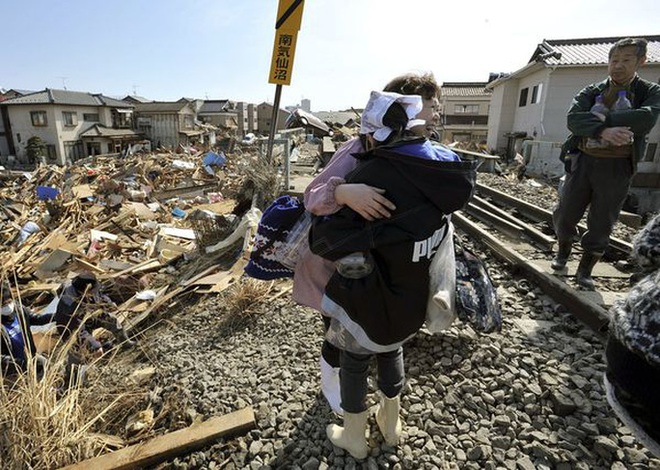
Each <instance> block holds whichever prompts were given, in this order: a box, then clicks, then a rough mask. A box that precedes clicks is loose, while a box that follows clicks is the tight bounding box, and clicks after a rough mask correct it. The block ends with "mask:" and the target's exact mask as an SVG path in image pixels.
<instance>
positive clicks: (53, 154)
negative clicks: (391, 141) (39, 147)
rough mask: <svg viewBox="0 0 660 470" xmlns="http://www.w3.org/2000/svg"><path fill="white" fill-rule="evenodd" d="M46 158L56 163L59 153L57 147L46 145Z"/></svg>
mask: <svg viewBox="0 0 660 470" xmlns="http://www.w3.org/2000/svg"><path fill="white" fill-rule="evenodd" d="M46 157H47V158H48V160H50V161H55V160H56V159H57V151H56V150H55V146H54V145H52V144H46Z"/></svg>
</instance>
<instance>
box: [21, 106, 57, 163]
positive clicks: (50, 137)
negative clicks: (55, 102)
mask: <svg viewBox="0 0 660 470" xmlns="http://www.w3.org/2000/svg"><path fill="white" fill-rule="evenodd" d="M32 111H45V112H46V120H47V123H48V125H47V126H45V127H35V126H33V125H32V118H31V116H30V112H32ZM8 113H9V122H11V131H12V139H13V140H14V147H15V149H16V157H17V158H18V160H19V161H25V162H27V160H28V156H27V141H28V139H29V138H30V137H35V136H36V137H40V138H41V139H42V140H43V141H44V142H46V144H50V145H54V146H55V149H56V152H57V155H58V160H59V157H60V155H62V152H61V145H60V142H59V141H58V139H57V131H56V128H55V108H54V107H53V106H43V105H36V106H34V107H32V106H9V107H8Z"/></svg>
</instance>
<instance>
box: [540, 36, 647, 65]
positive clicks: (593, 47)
mask: <svg viewBox="0 0 660 470" xmlns="http://www.w3.org/2000/svg"><path fill="white" fill-rule="evenodd" d="M624 37H625V36H620V37H608V38H586V39H548V40H544V41H543V42H542V43H541V44H539V45H538V47H537V48H536V51H534V54H533V55H532V58H531V59H530V62H538V61H540V62H544V63H545V64H547V65H605V64H607V62H608V54H609V51H610V49H611V48H612V46H613V45H614V44H615V43H616V42H617V41H618V40H619V39H623V38H624ZM639 37H644V38H646V39H647V41H648V45H647V53H646V60H647V63H660V36H639Z"/></svg>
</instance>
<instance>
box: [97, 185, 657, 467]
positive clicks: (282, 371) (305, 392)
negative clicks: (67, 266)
mask: <svg viewBox="0 0 660 470" xmlns="http://www.w3.org/2000/svg"><path fill="white" fill-rule="evenodd" d="M486 184H488V183H487V182H486ZM537 192H538V191H537ZM521 197H522V196H521ZM482 253H483V254H484V258H485V259H486V260H487V264H488V267H489V270H490V274H491V276H492V277H493V280H494V282H495V284H496V285H497V288H498V294H499V296H500V301H501V306H502V313H503V317H504V322H503V329H502V331H501V332H500V333H492V334H488V335H479V334H476V333H475V332H474V331H473V330H472V329H471V328H470V327H469V326H467V325H464V324H461V323H459V322H457V323H455V324H454V325H453V326H452V327H451V328H450V329H449V330H447V331H445V332H443V333H442V334H437V335H431V334H429V333H428V332H426V331H424V330H422V331H421V332H420V333H419V334H417V335H416V336H415V338H414V339H413V340H411V341H410V342H409V343H408V344H407V345H406V346H405V347H404V351H405V352H404V355H405V366H406V374H407V383H406V386H405V389H404V392H403V394H402V398H401V405H402V410H401V415H402V419H403V422H404V428H403V436H402V439H401V443H400V445H399V446H397V447H396V448H392V447H389V446H387V445H386V444H385V443H384V442H383V439H382V437H381V435H380V433H379V431H378V429H377V426H376V423H375V420H374V418H373V416H372V417H371V418H370V420H369V431H370V433H369V434H370V435H369V443H370V446H371V452H370V454H369V456H368V458H367V459H365V460H364V461H355V460H354V459H353V458H352V457H351V456H350V455H348V454H347V453H346V452H344V451H342V450H341V449H337V448H334V447H333V446H332V445H331V443H330V442H329V441H328V439H327V437H326V434H325V428H326V426H327V425H328V424H329V423H333V422H341V421H340V419H338V418H337V417H336V416H335V415H333V414H332V412H331V411H330V408H329V406H328V405H327V404H326V403H325V401H324V399H323V397H322V395H321V394H320V391H319V368H318V358H319V350H320V345H321V340H322V322H321V320H320V316H319V314H318V313H316V312H315V311H313V310H311V309H308V308H304V307H300V306H298V305H296V304H295V303H294V302H293V301H292V300H291V296H290V292H284V293H282V295H280V296H279V297H277V298H275V299H274V300H272V299H273V297H275V296H274V293H276V292H278V291H281V290H288V289H290V281H282V282H279V283H277V284H276V285H275V286H274V288H273V289H274V290H272V291H271V292H270V293H269V294H268V295H267V296H266V297H265V298H264V299H263V301H258V302H257V303H256V304H255V305H253V308H252V312H251V313H249V314H248V313H246V314H244V315H238V316H229V315H227V313H226V308H225V304H224V297H222V296H213V295H206V296H200V297H197V298H195V299H192V300H191V303H190V304H185V305H183V304H182V305H179V306H178V307H175V308H173V309H170V311H168V312H164V313H163V314H162V317H161V321H160V322H158V323H157V324H155V325H154V326H153V327H152V328H150V329H149V330H147V331H146V332H145V333H144V334H143V335H142V336H141V338H140V350H141V351H142V352H139V353H129V354H128V355H127V356H128V357H127V358H130V359H131V361H123V360H122V361H119V362H117V363H109V364H107V367H109V368H116V373H115V374H114V377H115V378H116V379H117V380H119V379H120V378H121V377H123V376H126V375H128V374H130V373H131V372H132V370H138V369H142V368H145V367H155V369H156V373H155V374H154V376H153V377H152V378H151V381H150V383H148V384H147V387H148V389H149V390H151V393H150V398H149V402H150V403H151V404H152V406H154V407H155V408H158V407H159V406H163V403H165V402H168V401H171V400H172V399H173V398H172V397H176V400H175V404H176V406H177V408H178V409H177V413H176V414H173V415H172V417H171V419H169V420H168V421H167V422H166V423H163V422H161V423H159V427H157V429H156V431H157V433H158V434H162V433H164V432H167V431H172V430H175V429H181V428H183V427H185V426H188V425H190V424H191V423H192V422H194V421H195V420H198V419H208V418H210V417H213V416H217V415H222V414H226V413H230V412H233V411H236V410H238V409H241V408H243V407H246V406H250V407H252V408H253V409H254V411H255V414H256V421H257V425H256V428H255V429H253V430H252V431H249V432H248V433H247V434H245V435H242V436H237V437H234V438H230V439H224V440H220V441H218V442H217V443H216V444H214V445H212V446H210V447H207V448H204V449H202V450H199V451H196V452H193V453H191V454H189V455H185V456H180V457H178V458H175V459H173V460H170V461H168V462H165V463H163V464H161V465H159V466H157V467H156V468H177V469H197V468H199V469H214V468H215V469H219V468H226V469H254V470H257V469H268V468H293V469H329V468H349V469H350V468H367V469H378V468H391V469H427V468H428V469H432V468H439V469H475V470H476V469H508V470H527V469H529V470H532V469H538V470H542V469H560V470H569V469H584V470H588V469H613V470H623V469H640V470H641V469H656V470H657V469H660V460H659V459H656V458H653V457H652V456H651V454H650V453H649V452H648V451H646V450H645V449H644V448H643V447H642V446H641V445H640V444H639V443H638V442H637V440H636V439H635V438H634V436H633V435H632V434H631V432H630V431H629V430H628V429H627V428H626V427H625V426H623V424H622V423H621V422H620V421H619V420H618V419H617V418H616V416H615V415H614V413H613V411H612V410H611V409H610V407H609V405H608V403H607V401H606V398H605V392H604V389H603V384H602V375H603V372H604V369H605V363H604V356H603V347H604V340H603V338H601V337H598V336H596V335H595V334H594V333H592V332H591V331H590V330H588V329H587V328H586V327H584V326H583V325H582V324H581V323H579V322H578V321H577V320H575V319H574V318H573V317H571V316H570V314H569V313H568V312H567V311H566V310H565V309H564V308H563V307H562V306H560V305H558V304H556V303H555V302H554V301H553V300H551V299H550V298H548V297H547V296H546V295H544V294H543V293H542V292H541V291H540V290H539V289H538V288H536V287H535V286H534V285H533V284H531V283H530V282H529V281H527V280H526V279H524V278H523V277H521V276H520V275H518V274H515V273H512V272H511V271H509V270H508V269H507V267H506V266H504V265H502V264H500V263H498V262H497V261H495V260H494V259H493V258H492V257H490V256H489V255H488V254H487V252H486V251H482ZM372 372H373V369H372ZM374 392H375V388H374V386H373V382H372V383H371V386H370V396H369V404H370V405H373V404H375V397H376V396H375V393H374ZM175 415H176V416H175Z"/></svg>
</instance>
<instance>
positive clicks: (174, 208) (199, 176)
mask: <svg viewBox="0 0 660 470" xmlns="http://www.w3.org/2000/svg"><path fill="white" fill-rule="evenodd" d="M261 160H262V159H260V158H258V155H257V152H256V150H252V149H250V148H242V149H241V148H240V147H238V148H236V149H235V152H233V153H231V154H228V156H225V154H224V153H222V152H203V151H196V150H194V149H188V150H186V151H181V150H180V151H179V153H174V152H166V153H163V152H160V153H149V154H140V155H134V156H128V157H125V158H117V157H90V158H88V159H85V160H80V161H78V162H76V164H74V165H72V166H69V167H58V166H54V165H45V164H41V165H40V166H38V168H37V169H36V170H35V171H33V172H30V173H28V172H5V173H0V201H1V203H2V204H1V207H0V244H2V246H3V248H2V250H1V251H0V264H1V268H2V273H1V274H2V277H8V278H10V279H11V280H12V282H15V283H16V284H17V290H18V292H19V293H20V295H21V298H22V299H23V301H26V303H28V304H29V305H30V306H31V307H33V308H35V309H37V310H39V309H40V308H42V307H44V306H45V305H46V304H47V303H48V302H50V300H51V299H52V298H53V296H54V295H55V294H56V290H57V288H58V287H59V286H60V284H61V283H62V282H63V281H64V280H65V279H67V278H71V277H73V276H74V275H76V274H78V273H80V272H82V271H91V272H93V273H95V274H96V275H97V277H98V278H99V279H100V280H101V282H102V284H103V286H104V288H105V290H106V291H107V292H108V293H109V294H110V296H111V297H112V299H113V300H114V301H115V303H117V305H118V312H115V313H117V314H118V315H119V316H120V317H122V318H123V319H125V320H126V322H127V323H128V326H129V328H130V327H134V326H136V324H137V323H139V322H140V321H142V320H143V319H144V318H146V316H148V315H149V314H150V313H152V312H153V310H155V308H157V307H158V306H160V305H163V304H165V303H167V302H169V301H171V300H172V299H173V298H174V297H176V296H177V295H179V294H181V293H183V292H184V291H188V290H191V289H195V290H198V291H203V287H204V286H206V287H207V288H208V290H209V291H213V288H214V287H215V286H216V284H218V283H220V284H222V286H225V287H226V285H227V282H228V280H227V279H226V278H223V277H222V276H220V277H219V276H218V275H217V271H219V270H222V269H224V268H226V267H227V266H226V265H227V263H229V264H228V266H229V267H231V265H232V264H234V263H236V261H237V260H238V259H239V258H241V245H242V244H244V243H245V241H246V240H247V239H248V238H249V237H248V236H247V229H248V228H247V225H246V224H242V225H241V224H239V222H240V218H241V216H243V214H244V213H245V212H247V210H248V209H249V208H250V202H251V200H252V198H253V196H254V193H255V192H256V191H262V192H265V194H266V197H270V195H271V194H273V193H274V192H275V191H277V189H278V184H279V181H278V179H277V172H276V171H271V170H269V167H268V165H267V164H266V163H260V162H261ZM239 225H241V226H242V229H241V230H242V232H241V233H237V234H234V233H233V232H234V231H235V230H238V227H239ZM232 234H233V237H231V235H232ZM225 239H229V242H228V243H225V244H224V245H222V243H221V242H222V240H225ZM214 244H216V246H215V248H214V247H213V246H211V245H214ZM230 272H232V273H234V274H235V273H236V272H238V269H234V270H233V271H231V270H230ZM212 274H216V275H215V277H212V278H211V279H209V280H208V282H206V281H204V278H205V276H206V277H208V276H210V275H212ZM218 289H219V288H218ZM218 289H216V291H217V290H218Z"/></svg>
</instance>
